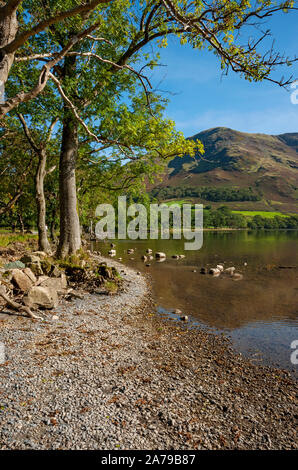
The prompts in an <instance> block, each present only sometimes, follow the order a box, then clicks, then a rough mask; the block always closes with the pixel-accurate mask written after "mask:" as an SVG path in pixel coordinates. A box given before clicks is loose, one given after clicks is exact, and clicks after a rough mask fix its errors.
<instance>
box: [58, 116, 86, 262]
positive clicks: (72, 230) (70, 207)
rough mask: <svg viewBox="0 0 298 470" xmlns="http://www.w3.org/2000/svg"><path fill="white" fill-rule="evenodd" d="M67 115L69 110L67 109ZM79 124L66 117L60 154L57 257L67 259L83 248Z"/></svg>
mask: <svg viewBox="0 0 298 470" xmlns="http://www.w3.org/2000/svg"><path fill="white" fill-rule="evenodd" d="M65 111H66V113H68V110H67V109H65ZM77 127H78V126H77V122H76V121H75V120H74V119H73V118H72V116H69V115H66V117H65V118H64V121H63V131H62V146H61V153H60V172H59V186H60V239H59V246H58V251H57V255H58V256H59V257H61V258H65V257H66V256H68V255H72V254H74V253H76V252H77V251H78V250H79V249H80V247H81V233H80V221H79V216H78V210H77V189H76V173H75V168H76V158H77V150H78V129H77Z"/></svg>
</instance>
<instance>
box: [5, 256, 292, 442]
mask: <svg viewBox="0 0 298 470" xmlns="http://www.w3.org/2000/svg"><path fill="white" fill-rule="evenodd" d="M109 264H113V265H115V266H117V267H118V268H120V269H123V266H120V265H119V264H118V263H115V262H110V261H109ZM124 271H125V274H124V273H122V274H123V278H124V279H125V281H124V286H125V290H124V292H122V293H121V294H119V295H113V296H106V295H95V294H94V295H90V294H86V296H85V298H84V299H83V300H75V301H72V302H66V301H64V302H63V303H61V305H60V306H59V307H58V308H57V309H55V311H52V312H51V313H47V316H46V320H45V321H43V322H42V321H34V320H33V321H32V320H30V319H29V318H25V317H22V316H15V315H7V314H5V313H0V340H1V341H2V342H3V343H4V344H5V352H6V362H5V363H4V364H1V365H0V420H1V421H0V448H1V449H161V450H164V449H236V448H237V449H294V448H297V438H296V431H295V420H297V414H298V411H297V383H296V382H295V381H294V379H292V378H291V377H290V376H289V374H288V373H287V372H284V371H278V370H273V369H270V368H266V367H260V366H257V365H254V364H252V363H250V362H249V361H248V360H246V359H245V358H243V357H242V356H240V355H238V354H235V352H234V351H233V350H232V349H231V347H230V345H229V343H228V340H226V339H225V338H221V337H217V336H214V335H212V334H210V333H208V332H206V331H201V330H199V331H198V330H195V331H192V330H188V329H187V328H186V326H184V325H183V323H182V322H174V321H173V322H169V321H168V322H166V321H164V320H162V319H161V318H159V317H158V316H157V315H156V314H155V308H154V306H153V304H152V301H151V300H150V290H149V288H148V285H147V281H146V280H145V279H144V278H143V277H142V276H139V275H137V274H136V273H135V271H133V270H131V269H129V268H126V267H125V268H124Z"/></svg>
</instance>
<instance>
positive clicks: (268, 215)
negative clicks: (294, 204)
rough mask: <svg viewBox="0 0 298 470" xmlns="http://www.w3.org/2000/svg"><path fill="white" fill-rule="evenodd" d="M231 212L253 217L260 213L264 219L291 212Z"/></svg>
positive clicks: (287, 215)
mask: <svg viewBox="0 0 298 470" xmlns="http://www.w3.org/2000/svg"><path fill="white" fill-rule="evenodd" d="M232 212H233V214H239V215H244V216H245V217H254V216H255V215H260V216H261V217H263V218H264V219H273V218H274V217H276V216H278V217H289V216H290V215H292V214H282V213H281V212H266V211H232Z"/></svg>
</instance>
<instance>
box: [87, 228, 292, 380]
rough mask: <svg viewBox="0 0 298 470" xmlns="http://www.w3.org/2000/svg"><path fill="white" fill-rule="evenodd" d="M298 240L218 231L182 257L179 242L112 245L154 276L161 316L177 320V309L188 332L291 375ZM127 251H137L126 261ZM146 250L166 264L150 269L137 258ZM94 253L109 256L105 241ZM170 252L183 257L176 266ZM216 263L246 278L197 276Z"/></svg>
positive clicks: (285, 235) (282, 234)
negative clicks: (218, 338) (226, 340)
mask: <svg viewBox="0 0 298 470" xmlns="http://www.w3.org/2000/svg"><path fill="white" fill-rule="evenodd" d="M297 240H298V232H297V231H277V232H275V231H216V232H204V243H203V247H202V248H201V249H200V250H199V251H184V240H137V241H133V240H125V241H122V240H121V241H120V240H119V241H115V244H116V250H117V255H116V259H117V258H118V257H121V258H122V259H123V262H124V263H125V264H127V265H129V266H131V267H134V268H136V269H137V270H139V271H142V272H145V273H148V274H150V275H151V277H152V285H153V292H154V295H155V298H156V303H157V309H158V312H159V314H161V315H166V316H167V317H169V318H175V315H173V314H172V312H173V310H175V309H179V310H181V311H182V312H183V314H185V315H188V316H189V318H190V321H189V325H190V327H196V326H199V327H204V328H209V329H212V331H214V333H216V334H225V335H226V336H228V337H230V338H231V341H232V344H233V346H234V347H235V349H237V350H238V351H240V352H241V353H242V354H244V355H246V356H249V357H250V358H251V359H252V360H253V361H255V362H258V363H262V362H263V363H265V364H268V365H273V366H278V367H282V368H286V369H288V370H290V371H292V372H294V373H296V372H297V366H294V365H293V364H292V363H291V360H290V357H291V354H292V352H293V350H292V349H291V343H292V341H294V340H298V312H297V305H298V302H297V297H298V296H297V294H298V284H297V264H298V263H297ZM128 248H135V249H136V250H135V253H134V254H132V255H128V254H127V249H128ZM147 248H151V249H152V250H153V254H154V253H155V252H156V251H162V252H165V253H166V255H167V259H166V260H165V261H164V262H161V263H160V262H157V261H156V260H152V261H149V263H150V266H149V267H147V266H146V263H144V262H143V261H142V260H141V256H142V255H144V254H145V251H146V249H147ZM92 249H94V250H98V251H101V253H102V254H103V255H106V254H107V253H108V251H109V249H110V243H109V242H106V243H103V242H93V244H92ZM175 254H184V255H185V258H184V259H179V260H175V259H173V258H172V255H175ZM131 258H133V259H131ZM217 264H224V267H225V268H228V267H232V266H234V267H236V271H237V272H238V273H241V274H243V280H240V281H238V282H236V281H234V280H233V278H231V277H230V276H227V275H220V276H219V277H213V276H211V275H209V274H207V275H202V274H200V269H201V268H202V267H206V268H208V271H209V269H210V268H211V267H216V265H217ZM290 268H291V269H290ZM194 271H196V272H194ZM176 317H177V316H176Z"/></svg>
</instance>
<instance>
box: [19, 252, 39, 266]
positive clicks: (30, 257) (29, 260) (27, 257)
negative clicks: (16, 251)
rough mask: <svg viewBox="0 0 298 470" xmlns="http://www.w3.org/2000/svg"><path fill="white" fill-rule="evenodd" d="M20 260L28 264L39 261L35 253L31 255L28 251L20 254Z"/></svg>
mask: <svg viewBox="0 0 298 470" xmlns="http://www.w3.org/2000/svg"><path fill="white" fill-rule="evenodd" d="M20 261H21V262H22V263H24V264H26V265H27V264H30V263H39V262H40V259H39V257H38V256H36V255H31V254H30V253H26V254H25V255H23V256H22V258H21V259H20Z"/></svg>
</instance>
